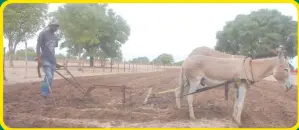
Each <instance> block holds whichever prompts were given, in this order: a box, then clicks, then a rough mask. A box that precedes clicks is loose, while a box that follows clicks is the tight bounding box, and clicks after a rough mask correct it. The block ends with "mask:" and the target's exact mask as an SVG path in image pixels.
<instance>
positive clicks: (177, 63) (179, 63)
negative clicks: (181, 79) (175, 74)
mask: <svg viewBox="0 0 299 130" xmlns="http://www.w3.org/2000/svg"><path fill="white" fill-rule="evenodd" d="M183 62H184V61H179V62H176V63H174V65H179V66H181V65H182V64H183Z"/></svg>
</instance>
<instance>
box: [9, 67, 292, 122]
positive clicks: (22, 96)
mask: <svg viewBox="0 0 299 130" xmlns="http://www.w3.org/2000/svg"><path fill="white" fill-rule="evenodd" d="M178 74H179V70H178V69H171V70H167V71H165V72H163V71H158V72H151V73H124V74H111V75H102V76H89V77H80V78H77V80H78V81H80V83H81V84H82V85H83V86H84V87H85V88H88V87H90V86H91V85H93V84H108V85H126V86H128V87H129V88H131V89H128V90H127V102H126V104H125V108H122V105H121V92H120V90H117V89H95V90H94V91H92V93H91V94H92V96H93V100H84V99H83V95H82V94H81V93H80V92H79V91H77V90H76V89H74V87H73V86H70V85H69V84H68V83H67V82H66V81H65V80H62V79H57V80H55V82H54V85H53V88H52V91H53V95H52V97H50V98H49V99H48V101H47V103H46V104H44V102H43V100H42V98H41V96H40V86H41V83H40V82H31V83H30V82H27V83H17V84H10V85H8V84H5V86H4V121H5V123H6V125H8V126H9V127H236V125H235V124H234V123H233V122H232V121H231V117H230V115H231V113H232V100H231V99H229V101H226V100H225V99H224V91H223V88H218V89H213V90H209V91H206V92H202V93H200V94H197V95H196V100H195V101H194V106H195V115H196V116H197V118H198V119H197V120H194V121H191V120H189V118H188V110H187V108H186V107H183V108H182V109H181V110H178V109H177V108H176V106H175V100H174V98H175V97H174V94H173V93H166V94H163V95H159V96H158V97H157V98H151V99H150V100H149V103H150V104H147V105H143V104H142V103H143V100H144V98H145V96H146V94H147V90H148V87H149V86H153V87H154V90H153V92H154V93H155V92H160V91H164V90H168V89H173V88H175V87H176V86H177V84H178V81H177V78H178ZM256 85H257V86H253V87H252V88H250V89H249V91H248V94H247V97H246V102H245V106H244V109H243V113H242V122H243V125H242V126H241V127H292V126H294V125H295V124H296V122H297V88H296V87H295V88H294V89H292V90H291V91H289V92H284V91H283V89H282V88H281V87H279V86H278V85H277V83H276V82H274V81H261V82H259V83H257V84H256ZM231 90H232V89H231Z"/></svg>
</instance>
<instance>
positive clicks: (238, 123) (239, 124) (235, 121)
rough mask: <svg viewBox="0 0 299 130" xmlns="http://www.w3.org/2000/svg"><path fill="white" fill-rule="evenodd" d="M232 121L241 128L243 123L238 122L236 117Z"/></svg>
mask: <svg viewBox="0 0 299 130" xmlns="http://www.w3.org/2000/svg"><path fill="white" fill-rule="evenodd" d="M232 120H233V122H234V123H236V125H237V126H238V127H241V121H238V120H236V119H235V118H234V117H232Z"/></svg>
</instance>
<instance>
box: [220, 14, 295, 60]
mask: <svg viewBox="0 0 299 130" xmlns="http://www.w3.org/2000/svg"><path fill="white" fill-rule="evenodd" d="M289 35H294V36H296V35H297V21H292V17H290V16H285V15H282V14H281V13H280V12H278V11H277V10H268V9H260V10H258V11H253V12H251V13H250V14H248V15H238V16H237V17H236V18H235V19H234V20H233V21H229V22H227V23H226V25H225V26H224V27H223V31H218V32H217V34H216V38H217V44H216V46H215V49H216V50H218V51H222V52H226V53H229V54H239V55H246V56H250V55H251V56H253V57H259V56H269V53H268V50H267V49H268V48H272V49H273V48H276V47H278V46H279V45H283V46H285V47H287V46H288V47H287V48H288V49H290V48H293V52H292V53H288V56H290V57H293V56H295V55H297V39H296V40H294V41H293V42H292V43H291V45H287V43H286V39H287V36H289ZM295 48H296V49H295ZM288 51H289V50H288Z"/></svg>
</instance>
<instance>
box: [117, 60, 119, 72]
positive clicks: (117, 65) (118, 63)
mask: <svg viewBox="0 0 299 130" xmlns="http://www.w3.org/2000/svg"><path fill="white" fill-rule="evenodd" d="M117 72H119V62H117Z"/></svg>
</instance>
